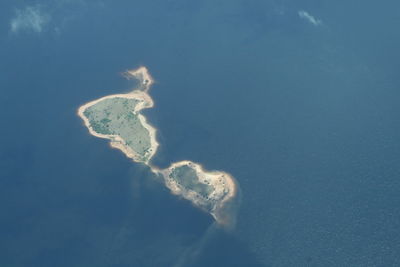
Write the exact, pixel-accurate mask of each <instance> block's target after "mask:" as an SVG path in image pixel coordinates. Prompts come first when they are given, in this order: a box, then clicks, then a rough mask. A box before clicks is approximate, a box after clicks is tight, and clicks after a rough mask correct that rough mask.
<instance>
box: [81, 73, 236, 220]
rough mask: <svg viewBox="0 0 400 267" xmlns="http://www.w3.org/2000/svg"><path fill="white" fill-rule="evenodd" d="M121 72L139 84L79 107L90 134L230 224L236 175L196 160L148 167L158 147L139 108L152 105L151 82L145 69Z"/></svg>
mask: <svg viewBox="0 0 400 267" xmlns="http://www.w3.org/2000/svg"><path fill="white" fill-rule="evenodd" d="M124 76H125V77H126V78H127V79H137V80H138V81H139V86H138V88H136V89H135V90H133V91H132V92H130V93H127V94H115V95H109V96H105V97H102V98H99V99H97V100H94V101H91V102H88V103H86V104H84V105H82V106H81V107H80V108H79V109H78V115H79V117H81V118H82V120H83V121H84V123H85V126H86V127H87V128H88V129H89V132H90V134H92V135H94V136H96V137H100V138H105V139H108V140H110V145H111V146H112V147H113V148H117V149H119V150H121V151H122V152H123V153H124V154H125V155H126V156H127V157H129V158H131V159H132V160H133V161H134V162H139V163H143V164H146V165H148V166H149V167H150V169H151V170H152V172H154V173H155V174H156V175H158V176H159V177H161V178H162V179H163V182H164V183H165V185H166V186H167V187H168V188H169V189H170V190H171V192H172V193H173V194H175V195H178V196H180V197H182V198H184V199H187V200H189V201H190V202H191V203H192V204H193V205H194V206H196V207H198V208H200V209H202V210H204V211H206V212H208V213H209V214H211V215H212V216H213V217H214V219H215V220H216V222H217V223H219V224H220V225H222V226H227V227H231V226H232V224H233V223H234V219H235V218H234V217H235V215H234V214H232V212H230V210H231V209H229V208H228V207H229V206H230V205H232V203H233V201H234V199H235V196H236V195H237V190H238V186H237V184H236V181H235V179H234V178H233V177H232V176H231V175H229V174H228V173H226V172H221V171H210V172H208V171H205V170H204V169H203V167H202V166H201V165H200V164H197V163H194V162H191V161H180V162H176V163H173V164H172V165H171V166H170V167H169V168H166V169H159V168H157V167H155V166H153V165H151V164H150V160H151V158H152V157H153V156H154V155H155V153H156V151H157V148H158V145H159V144H158V142H157V140H156V129H155V128H154V127H152V126H151V125H150V124H149V123H148V122H147V120H146V118H145V117H144V116H143V115H142V114H141V113H140V111H141V110H143V109H146V108H151V107H153V106H154V102H153V100H152V99H151V97H150V96H149V94H148V90H149V89H150V87H151V85H152V84H153V83H154V80H153V79H152V77H151V75H150V74H149V72H148V70H147V68H145V67H140V68H138V69H136V70H130V71H126V72H125V73H124ZM228 210H229V212H228Z"/></svg>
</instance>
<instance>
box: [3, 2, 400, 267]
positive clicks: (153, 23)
mask: <svg viewBox="0 0 400 267" xmlns="http://www.w3.org/2000/svg"><path fill="white" fill-rule="evenodd" d="M39 4H40V10H41V12H43V13H44V14H48V15H51V19H50V21H49V22H48V23H47V24H45V26H44V28H43V31H42V32H40V33H38V32H32V31H29V30H27V31H21V32H19V33H18V34H14V33H12V32H10V20H11V19H12V17H13V16H15V9H23V8H24V7H25V6H26V5H29V3H22V2H21V3H13V2H9V3H2V4H0V6H1V7H2V8H1V9H0V10H1V11H0V12H1V16H0V21H1V26H0V34H1V35H0V36H1V37H0V44H1V46H2V48H3V49H1V50H0V57H1V59H2V60H1V63H0V70H1V73H2V75H0V88H1V93H2V96H1V98H0V109H1V110H0V118H1V121H2V127H1V132H0V136H1V139H0V140H1V141H0V148H1V150H0V166H1V167H0V177H1V180H0V203H1V204H0V207H1V210H2V211H3V213H2V216H1V218H2V219H1V220H0V227H1V228H0V231H1V234H2V240H1V241H0V248H1V250H0V265H2V266H3V265H4V266H174V265H176V266H179V265H180V266H397V265H399V261H400V259H399V257H398V255H399V252H400V247H399V245H398V242H397V239H398V236H399V235H400V233H399V230H398V229H400V228H399V221H398V217H399V214H400V211H399V207H398V205H397V203H398V201H399V197H398V192H399V189H400V184H399V181H398V179H397V177H398V175H399V173H400V169H399V166H400V164H399V160H398V159H399V151H400V142H399V141H400V140H399V136H400V135H399V130H400V128H399V119H398V114H399V111H400V110H399V106H398V99H399V97H400V95H399V92H398V90H397V88H398V87H399V83H400V81H399V78H398V77H399V75H398V69H399V63H398V62H399V60H398V58H399V52H398V47H399V42H400V41H399V38H398V36H397V34H396V29H398V26H399V25H398V24H399V20H398V19H399V17H398V14H396V10H397V9H398V7H399V6H398V3H397V2H395V1H386V2H385V4H377V3H375V2H373V1H366V2H363V5H362V6H360V5H359V3H358V2H356V1H339V2H338V1H335V2H332V1H325V2H320V1H261V0H260V1H259V0H251V1H249V0H247V1H240V0H235V1H197V2H196V3H194V2H193V3H190V2H187V1H178V0H175V1H146V2H144V1H143V2H140V1H119V2H118V4H115V3H112V2H111V1H104V2H102V3H100V2H91V3H88V2H87V3H85V2H84V1H70V2H68V3H67V2H63V3H62V2H61V1H60V2H51V3H50V2H47V1H39ZM300 10H305V11H307V12H308V13H309V14H311V15H313V16H315V18H317V19H319V20H321V21H322V24H321V25H319V26H315V25H313V24H312V23H310V22H309V21H307V20H305V19H301V18H300V17H299V16H298V12H299V11H300ZM141 64H143V65H146V66H147V67H148V68H149V70H150V72H151V73H152V75H153V76H154V77H155V79H156V81H157V83H156V84H155V85H154V87H153V88H152V89H151V91H150V94H151V96H152V97H153V99H154V100H155V104H156V105H155V107H154V108H153V109H150V110H147V111H146V112H145V114H146V116H148V118H149V120H150V122H151V123H152V124H153V125H154V126H156V127H157V128H158V129H159V132H158V139H159V141H160V143H161V146H160V150H159V153H158V154H157V156H156V158H155V159H154V163H155V164H157V165H160V166H161V167H166V166H168V165H169V164H170V163H171V162H175V161H179V160H183V159H189V160H193V161H195V162H199V163H201V164H203V165H204V166H205V167H206V168H207V169H217V170H224V171H227V172H229V173H232V174H233V175H234V176H235V177H236V178H237V180H238V182H239V183H240V186H241V192H242V201H241V207H240V209H239V213H238V221H237V226H236V228H235V230H233V231H231V232H227V233H226V232H223V231H220V230H218V229H216V228H215V227H214V226H212V219H211V218H210V217H209V216H207V215H206V214H204V213H202V212H201V211H198V210H196V209H194V208H193V207H192V206H191V205H190V204H188V203H186V202H185V201H182V200H180V199H178V198H176V197H174V196H172V195H170V194H169V192H168V191H167V189H165V188H164V187H163V186H162V185H160V184H159V183H158V182H157V181H156V180H154V178H153V177H151V175H150V173H149V171H148V169H146V168H145V167H143V166H140V165H137V164H132V163H131V162H129V161H128V160H127V159H126V158H125V157H124V156H123V155H122V154H121V153H120V152H118V151H116V150H112V149H110V148H109V146H108V145H107V142H105V141H104V140H99V139H97V138H94V137H92V136H90V135H89V134H88V133H87V130H86V129H85V128H84V126H83V125H82V123H81V121H80V119H79V118H78V117H77V116H76V109H77V108H78V106H79V105H81V104H83V103H85V102H87V101H88V100H92V99H96V98H98V97H101V96H104V95H107V94H114V93H118V92H127V91H128V90H129V88H130V87H132V86H133V83H131V82H128V81H125V80H124V79H122V77H121V76H120V73H121V72H122V71H124V70H126V69H128V68H135V67H137V66H139V65H141Z"/></svg>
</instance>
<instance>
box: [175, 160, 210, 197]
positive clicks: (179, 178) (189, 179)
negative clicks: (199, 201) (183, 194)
mask: <svg viewBox="0 0 400 267" xmlns="http://www.w3.org/2000/svg"><path fill="white" fill-rule="evenodd" d="M169 177H170V178H172V179H174V180H175V181H176V182H177V183H178V184H179V185H181V186H183V187H184V188H186V189H189V190H192V191H195V192H197V193H199V194H200V195H201V196H203V197H204V198H208V196H209V195H210V193H212V192H213V191H214V187H213V186H211V185H208V184H204V183H200V182H199V178H198V177H197V174H196V171H195V170H194V169H192V168H191V167H189V166H187V165H184V166H180V167H176V168H174V169H173V170H172V172H171V174H170V176H169Z"/></svg>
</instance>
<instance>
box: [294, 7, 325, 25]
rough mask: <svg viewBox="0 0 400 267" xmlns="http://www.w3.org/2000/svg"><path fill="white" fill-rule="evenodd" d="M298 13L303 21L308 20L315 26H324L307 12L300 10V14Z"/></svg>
mask: <svg viewBox="0 0 400 267" xmlns="http://www.w3.org/2000/svg"><path fill="white" fill-rule="evenodd" d="M297 13H298V14H299V17H300V18H301V19H305V20H307V21H308V22H310V23H311V24H313V25H314V26H319V25H321V24H322V21H321V20H319V19H316V18H315V17H314V16H312V15H310V14H309V13H308V12H307V11H304V10H299V12H297Z"/></svg>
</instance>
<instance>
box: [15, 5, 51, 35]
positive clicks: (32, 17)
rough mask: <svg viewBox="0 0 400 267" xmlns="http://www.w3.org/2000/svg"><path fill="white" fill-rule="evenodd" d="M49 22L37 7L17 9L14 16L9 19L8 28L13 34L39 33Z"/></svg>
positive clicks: (46, 15) (46, 16) (48, 17)
mask: <svg viewBox="0 0 400 267" xmlns="http://www.w3.org/2000/svg"><path fill="white" fill-rule="evenodd" d="M49 21H50V16H49V15H48V14H46V13H45V12H44V11H43V10H42V9H41V7H40V6H39V5H36V6H27V7H25V8H24V9H17V10H16V11H15V16H14V17H13V18H12V19H11V22H10V27H11V31H12V32H13V33H18V32H20V31H32V32H36V33H41V32H42V31H43V30H44V28H45V26H46V25H47V23H48V22H49Z"/></svg>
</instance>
